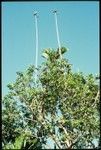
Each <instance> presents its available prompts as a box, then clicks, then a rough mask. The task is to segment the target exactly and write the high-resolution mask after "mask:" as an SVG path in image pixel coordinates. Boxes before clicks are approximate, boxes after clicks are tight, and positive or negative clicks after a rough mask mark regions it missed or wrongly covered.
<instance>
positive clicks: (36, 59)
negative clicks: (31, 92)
mask: <svg viewBox="0 0 101 150" xmlns="http://www.w3.org/2000/svg"><path fill="white" fill-rule="evenodd" d="M34 17H35V32H36V56H35V68H36V73H35V84H36V81H37V67H38V20H37V18H38V16H37V12H35V13H34Z"/></svg>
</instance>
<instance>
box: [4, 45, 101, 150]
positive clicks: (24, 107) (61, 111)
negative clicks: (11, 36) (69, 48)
mask: <svg viewBox="0 0 101 150" xmlns="http://www.w3.org/2000/svg"><path fill="white" fill-rule="evenodd" d="M61 51H62V54H64V53H65V52H66V48H64V47H62V48H61ZM43 57H45V58H46V61H45V62H44V63H43V64H42V65H41V67H40V68H39V69H38V79H37V85H36V84H35V81H34V74H35V67H34V66H30V67H29V68H28V69H27V70H26V71H25V72H24V73H23V72H17V79H16V82H15V83H14V84H9V85H8V88H9V89H10V92H9V94H8V95H6V96H5V97H4V99H3V148H4V149H7V147H9V148H11V149H16V147H17V146H19V147H20V148H23V149H26V148H27V149H37V148H38V149H42V148H46V146H47V140H48V139H49V138H51V139H52V140H53V142H54V144H55V148H60V149H62V148H68V149H70V148H77V149H78V148H95V145H94V142H93V140H94V139H95V140H99V136H100V135H99V134H100V133H99V132H100V129H99V128H100V127H99V85H98V84H97V83H96V80H95V77H94V76H93V75H92V74H90V75H88V76H84V75H83V73H81V72H78V73H73V72H72V68H71V66H72V65H71V64H69V62H68V60H67V59H64V58H62V59H60V57H59V50H57V51H54V50H51V49H47V50H45V51H44V53H43ZM29 133H30V134H29ZM18 143H20V144H18ZM20 148H19V149H20Z"/></svg>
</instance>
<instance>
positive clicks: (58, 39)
mask: <svg viewBox="0 0 101 150" xmlns="http://www.w3.org/2000/svg"><path fill="white" fill-rule="evenodd" d="M53 13H54V17H55V25H56V34H57V42H58V47H59V54H60V58H61V59H62V55H61V44H60V38H59V29H58V22H57V11H56V10H54V11H53Z"/></svg>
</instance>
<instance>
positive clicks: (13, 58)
mask: <svg viewBox="0 0 101 150" xmlns="http://www.w3.org/2000/svg"><path fill="white" fill-rule="evenodd" d="M54 9H56V10H58V11H59V12H58V16H57V17H58V27H59V34H60V42H61V45H62V46H65V47H68V48H69V51H68V53H67V54H66V55H65V58H67V59H69V62H70V63H71V64H73V71H77V70H78V69H79V70H80V71H81V72H84V73H85V74H89V73H93V74H94V75H95V74H96V73H97V74H98V73H99V2H97V1H95V2H92V1H91V2H90V1H89V2H88V1H87V2H86V1H85V2H84V1H82V2H80V1H78V2H77V1H76V2H74V1H71V2H70V1H68V2H66V1H65V2H63V1H61V2H58V1H57V2H2V85H3V95H5V94H7V92H8V88H7V87H6V85H7V84H8V83H12V82H14V81H15V80H16V72H17V71H24V70H25V69H26V68H28V66H30V64H35V21H34V17H33V12H34V11H38V13H39V18H38V27H39V57H38V65H40V64H41V63H42V61H43V59H42V57H41V54H42V51H43V49H45V48H54V49H56V48H57V47H58V45H57V38H56V30H55V20H54V15H53V13H52V10H54Z"/></svg>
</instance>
